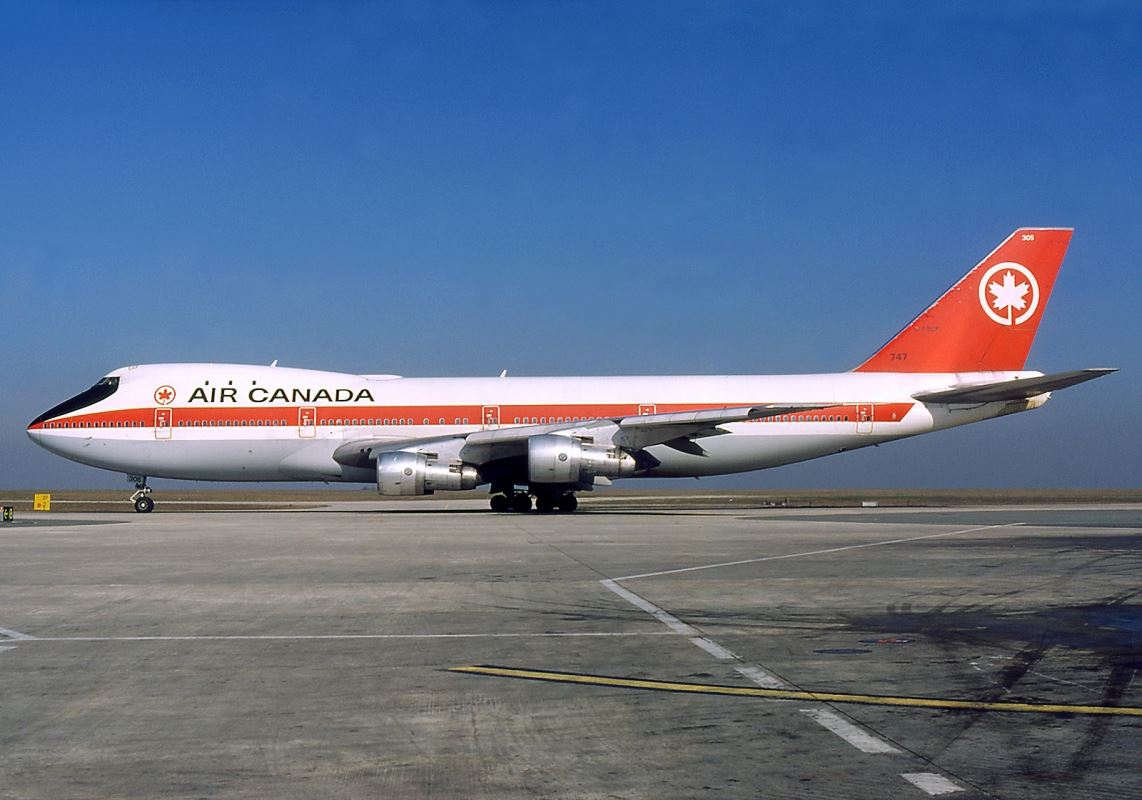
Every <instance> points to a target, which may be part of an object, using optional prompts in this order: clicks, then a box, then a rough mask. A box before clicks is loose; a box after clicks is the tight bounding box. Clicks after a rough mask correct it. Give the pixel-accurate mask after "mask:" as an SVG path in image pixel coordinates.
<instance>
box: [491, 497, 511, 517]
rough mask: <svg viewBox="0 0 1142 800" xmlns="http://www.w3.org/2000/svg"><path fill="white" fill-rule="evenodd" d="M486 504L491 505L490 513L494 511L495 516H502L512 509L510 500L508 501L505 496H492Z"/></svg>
mask: <svg viewBox="0 0 1142 800" xmlns="http://www.w3.org/2000/svg"><path fill="white" fill-rule="evenodd" d="M488 503H489V505H491V507H492V511H495V512H496V513H497V514H503V513H504V512H506V511H511V508H512V503H511V500H509V499H508V496H507V495H506V494H494V495H492V499H491V500H489V501H488Z"/></svg>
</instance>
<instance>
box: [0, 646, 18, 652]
mask: <svg viewBox="0 0 1142 800" xmlns="http://www.w3.org/2000/svg"><path fill="white" fill-rule="evenodd" d="M15 649H16V648H15V647H14V646H13V645H8V646H7V647H3V646H0V653H3V652H4V651H5V650H15Z"/></svg>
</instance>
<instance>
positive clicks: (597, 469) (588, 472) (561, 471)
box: [527, 433, 636, 483]
mask: <svg viewBox="0 0 1142 800" xmlns="http://www.w3.org/2000/svg"><path fill="white" fill-rule="evenodd" d="M635 466H636V464H635V460H634V456H632V455H631V454H630V453H626V452H624V451H622V450H620V449H619V448H617V447H608V446H606V445H593V444H584V443H583V442H582V441H580V440H579V439H572V438H571V437H570V436H559V435H557V434H553V433H545V434H543V435H541V436H532V437H531V438H529V439H528V440H527V477H528V481H530V482H531V483H584V482H589V481H590V480H591V479H592V478H593V477H595V476H596V475H600V476H602V477H604V478H618V477H622V476H624V475H633V474H634V471H635Z"/></svg>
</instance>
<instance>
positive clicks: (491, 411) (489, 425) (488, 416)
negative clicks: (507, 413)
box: [480, 406, 500, 431]
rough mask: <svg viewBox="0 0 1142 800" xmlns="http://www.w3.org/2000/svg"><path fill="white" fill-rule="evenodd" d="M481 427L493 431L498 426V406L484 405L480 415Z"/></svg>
mask: <svg viewBox="0 0 1142 800" xmlns="http://www.w3.org/2000/svg"><path fill="white" fill-rule="evenodd" d="M480 419H481V423H480V425H481V427H482V428H483V429H484V430H486V431H494V430H496V429H497V428H499V427H500V407H499V406H484V410H483V413H482V414H481V416H480Z"/></svg>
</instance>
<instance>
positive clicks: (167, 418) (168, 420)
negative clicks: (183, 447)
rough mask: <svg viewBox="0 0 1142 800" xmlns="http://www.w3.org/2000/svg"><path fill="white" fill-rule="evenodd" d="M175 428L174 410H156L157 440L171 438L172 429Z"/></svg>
mask: <svg viewBox="0 0 1142 800" xmlns="http://www.w3.org/2000/svg"><path fill="white" fill-rule="evenodd" d="M173 426H174V410H173V409H170V408H156V409H155V438H156V439H169V438H171V428H172V427H173Z"/></svg>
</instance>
